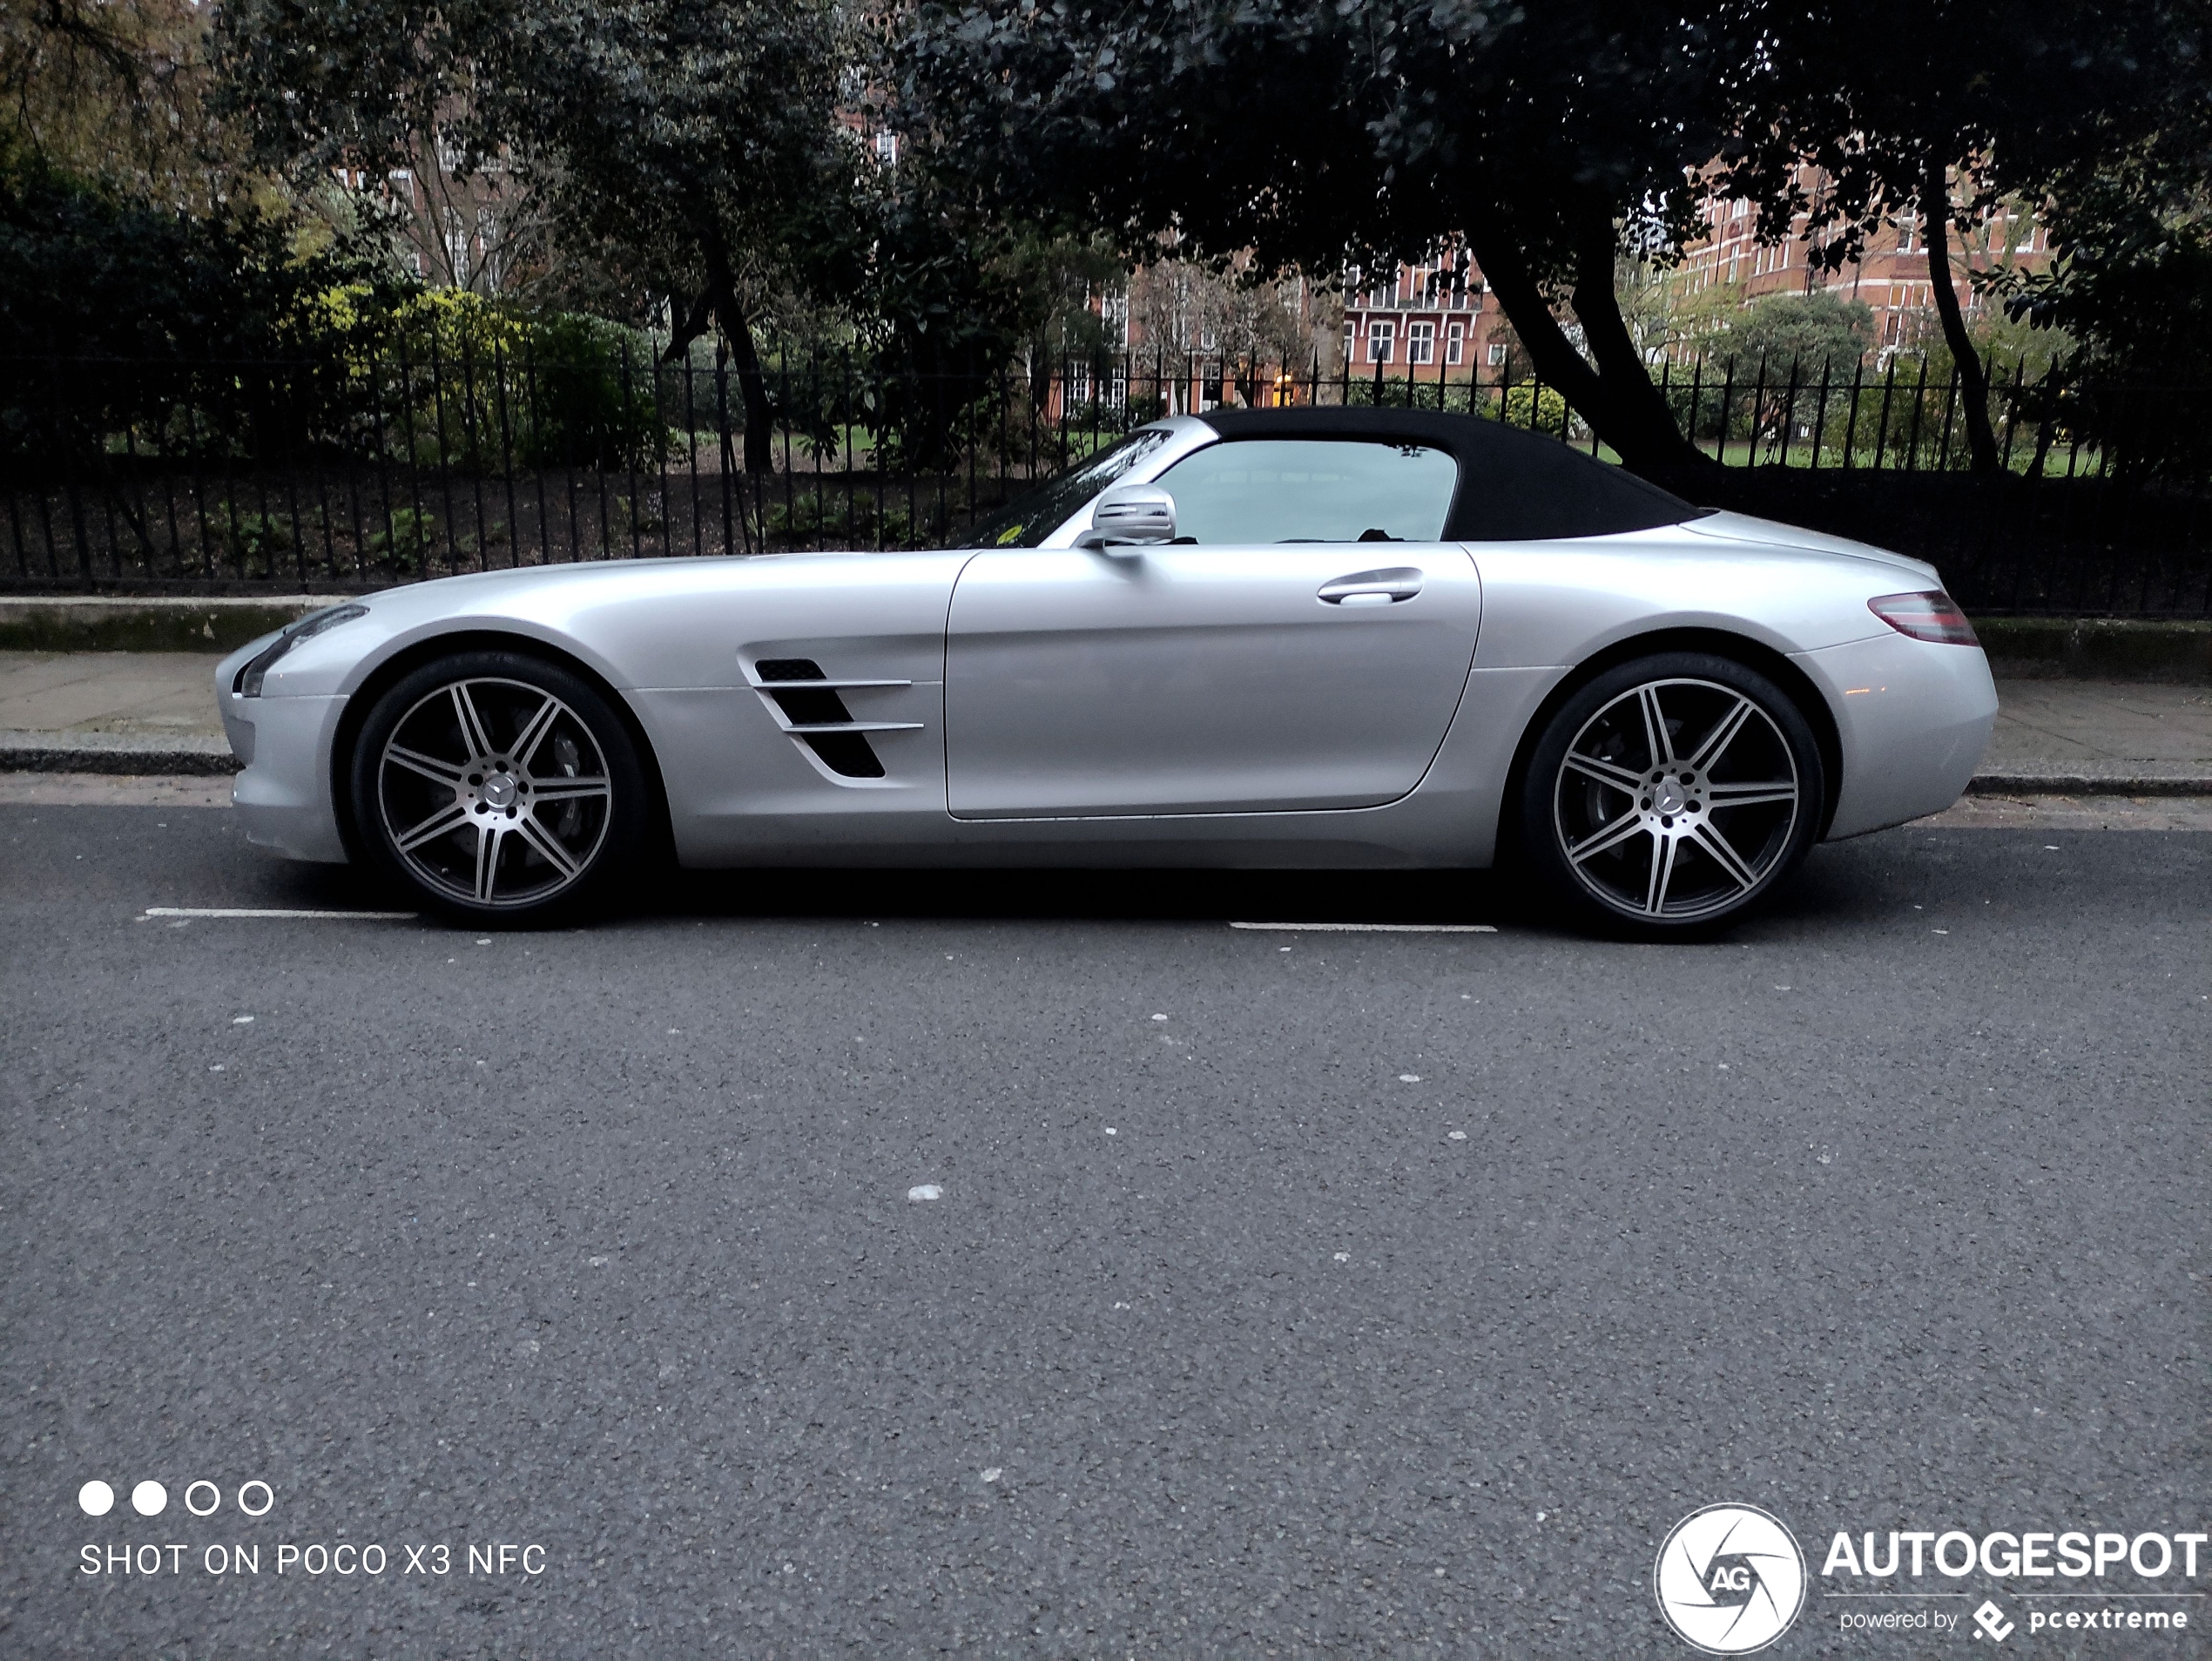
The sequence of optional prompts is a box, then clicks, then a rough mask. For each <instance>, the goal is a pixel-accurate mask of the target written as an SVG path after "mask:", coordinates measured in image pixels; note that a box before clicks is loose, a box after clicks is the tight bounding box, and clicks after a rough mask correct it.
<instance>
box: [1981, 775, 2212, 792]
mask: <svg viewBox="0 0 2212 1661" xmlns="http://www.w3.org/2000/svg"><path fill="white" fill-rule="evenodd" d="M1966 793H1967V794H1968V795H1970V796H2212V773H2020V772H2012V773H1976V774H1975V775H1974V776H1973V780H1972V781H1971V782H1970V783H1968V785H1967V786H1966Z"/></svg>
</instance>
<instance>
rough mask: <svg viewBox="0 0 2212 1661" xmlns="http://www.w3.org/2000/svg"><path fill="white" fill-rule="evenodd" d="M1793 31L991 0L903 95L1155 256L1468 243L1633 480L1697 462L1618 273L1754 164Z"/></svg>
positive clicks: (1557, 18)
mask: <svg viewBox="0 0 2212 1661" xmlns="http://www.w3.org/2000/svg"><path fill="white" fill-rule="evenodd" d="M1767 10H1768V8H1767V7H1766V6H1765V5H1764V3H1762V0H1748V3H1739V4H1734V5H1728V6H1710V7H1700V8H1696V9H1694V10H1692V11H1691V12H1689V13H1687V14H1685V13H1683V12H1682V11H1681V10H1679V9H1671V8H1669V9H1658V10H1654V9H1651V8H1648V7H1640V6H1635V5H1632V4H1628V3H1621V0H1612V3H1608V0H1563V3H1557V4H1552V5H1548V6H1545V7H1541V8H1538V7H1521V6H1518V5H1513V4H1508V3H1505V0H1379V3H1374V4H1370V5H1366V6H1361V7H1349V6H1345V7H1312V6H1307V5H1302V4H1298V3H1294V0H1197V3H1179V0H1136V3H1132V4H1130V5H1126V6H1123V7H1118V8H1114V9H1110V10H1109V9H1103V8H1102V9H1096V10H1093V9H1089V8H1082V9H1078V8H1076V7H1075V6H1072V5H1068V4H1057V5H1042V6H1041V5H1035V4H1033V3H1029V0H977V3H974V4H970V5H968V6H966V7H964V8H961V9H953V8H949V7H936V8H928V9H925V10H924V11H923V12H922V13H921V17H920V19H919V23H918V26H917V29H916V30H915V32H914V35H913V37H911V39H910V41H909V43H908V53H907V60H906V64H907V67H906V74H905V79H904V82H903V85H904V89H905V91H906V92H907V95H908V97H909V98H911V99H912V100H913V102H914V105H915V107H916V108H917V110H918V111H920V118H921V119H923V120H926V121H927V122H930V123H933V124H934V125H936V126H937V127H938V128H939V130H940V131H941V132H944V133H945V134H946V135H947V137H948V148H950V149H952V150H954V152H956V153H958V154H959V155H961V157H963V158H964V159H966V160H967V162H968V165H970V167H971V169H972V171H973V174H974V179H975V180H976V183H977V186H978V188H979V189H980V190H981V191H982V192H985V193H986V194H987V195H988V197H989V198H990V199H993V200H995V201H996V202H999V203H1001V204H1003V205H1005V206H1008V207H1009V208H1011V209H1013V210H1015V211H1019V212H1024V213H1038V214H1044V215H1057V216H1059V217H1060V218H1062V219H1064V220H1065V221H1067V222H1069V223H1073V224H1077V225H1082V226H1091V227H1097V228H1103V229H1104V230H1106V231H1107V232H1109V233H1111V234H1114V235H1116V237H1118V238H1119V239H1121V240H1122V241H1123V245H1124V246H1125V248H1126V249H1127V250H1128V252H1129V253H1130V255H1131V256H1132V257H1133V258H1142V257H1143V255H1144V253H1145V252H1146V251H1147V249H1148V248H1149V247H1150V246H1151V244H1152V242H1153V240H1155V239H1156V238H1157V236H1158V235H1159V234H1160V233H1163V232H1166V231H1169V230H1172V231H1173V232H1175V233H1177V235H1178V236H1180V237H1181V238H1182V239H1183V240H1184V246H1186V247H1187V248H1188V249H1189V250H1190V251H1191V252H1192V253H1194V254H1196V255H1198V256H1200V257H1205V258H1210V259H1211V260H1213V261H1215V262H1216V263H1217V265H1224V264H1226V263H1227V262H1228V261H1229V260H1232V259H1234V258H1235V257H1236V256H1237V255H1238V253H1240V252H1241V251H1242V250H1244V249H1246V248H1250V249H1252V250H1254V251H1256V253H1257V254H1258V270H1259V271H1261V272H1263V273H1264V272H1268V271H1272V270H1275V269H1279V268H1283V267H1303V268H1305V269H1306V270H1309V271H1319V272H1334V271H1339V270H1341V269H1342V268H1343V267H1344V266H1345V262H1347V261H1350V262H1352V263H1354V264H1358V265H1363V266H1367V267H1376V266H1386V265H1388V264H1390V263H1393V262H1394V261H1395V260H1399V259H1410V258H1417V257H1419V256H1420V255H1422V254H1424V253H1427V252H1429V251H1431V250H1433V248H1435V247H1436V246H1439V245H1440V243H1441V242H1443V241H1444V240H1446V239H1447V238H1448V237H1450V236H1451V235H1453V233H1463V234H1464V236H1465V237H1466V239H1467V241H1468V242H1469V243H1470V244H1471V245H1472V247H1473V251H1474V255H1475V257H1476V259H1477V260H1478V261H1479V262H1480V266H1481V268H1482V273H1483V276H1484V277H1485V279H1486V280H1487V281H1488V282H1489V284H1490V285H1491V287H1492V288H1493V289H1494V291H1495V292H1496V293H1497V294H1498V297H1499V300H1500V301H1501V304H1502V305H1503V306H1504V307H1505V310H1506V313H1507V316H1508V317H1509V318H1511V320H1512V321H1513V324H1514V329H1515V331H1516V333H1517V334H1518V335H1519V337H1520V339H1521V341H1522V343H1523V344H1524V346H1525V347H1526V349H1527V352H1528V354H1529V356H1530V358H1531V360H1532V361H1533V363H1534V368H1535V369H1536V371H1537V373H1538V374H1540V375H1542V376H1543V377H1544V379H1545V380H1547V381H1549V382H1551V383H1552V384H1553V385H1554V386H1556V387H1558V388H1561V390H1562V391H1564V392H1565V393H1566V394H1567V395H1568V398H1569V399H1570V400H1571V401H1572V402H1574V403H1575V406H1576V407H1577V408H1579V409H1581V411H1582V412H1583V414H1584V415H1586V416H1587V417H1588V419H1589V421H1590V422H1591V424H1592V425H1593V427H1595V429H1596V430H1597V431H1598V432H1599V433H1600V435H1601V436H1603V437H1604V438H1606V439H1607V440H1608V442H1611V443H1612V444H1613V445H1614V447H1615V449H1617V450H1618V451H1619V452H1620V453H1621V454H1622V456H1623V457H1624V458H1625V459H1627V460H1628V461H1629V463H1630V464H1631V465H1634V466H1646V467H1659V468H1665V467H1670V466H1696V465H1700V464H1702V463H1703V458H1702V457H1701V456H1699V454H1698V452H1696V450H1695V449H1692V448H1691V447H1690V446H1689V444H1688V443H1687V442H1685V441H1684V440H1683V437H1682V435H1681V433H1680V431H1679V429H1677V428H1676V425H1675V422H1674V421H1673V418H1672V416H1671V415H1670V414H1669V411H1668V410H1667V408H1666V407H1665V405H1664V403H1663V402H1662V400H1661V399H1660V397H1659V395H1658V393H1657V390H1656V388H1654V387H1653V385H1652V383H1651V381H1650V378H1649V374H1648V373H1647V371H1646V369H1645V367H1644V361H1643V359H1642V355H1641V354H1639V352H1638V351H1637V349H1636V348H1635V342H1634V341H1633V340H1632V338H1631V336H1630V334H1629V330H1628V328H1627V327H1626V326H1625V324H1624V323H1623V321H1622V317H1621V314H1620V311H1619V308H1618V306H1617V304H1616V303H1615V295H1614V288H1613V283H1614V266H1615V255H1616V253H1617V251H1618V248H1619V246H1620V243H1621V240H1622V227H1623V226H1624V225H1625V224H1626V223H1628V222H1629V221H1631V220H1657V221H1660V222H1661V223H1662V225H1665V226H1675V227H1676V228H1677V229H1686V228H1687V227H1686V213H1687V207H1686V205H1685V199H1684V193H1683V192H1682V191H1681V189H1680V186H1681V183H1682V180H1683V176H1684V170H1685V169H1686V168H1689V167H1693V166H1699V165H1704V164H1706V163H1707V162H1709V161H1710V160H1711V159H1712V158H1713V157H1714V156H1715V155H1716V154H1719V153H1721V152H1722V151H1723V149H1724V148H1725V147H1726V146H1727V145H1729V143H1730V134H1729V132H1728V131H1727V129H1726V127H1725V125H1724V122H1723V117H1724V116H1725V114H1726V113H1727V111H1729V109H1730V99H1731V98H1732V97H1733V96H1734V94H1733V90H1732V85H1731V82H1730V77H1731V76H1734V75H1740V74H1742V73H1743V72H1744V69H1745V66H1746V65H1747V64H1751V63H1753V62H1754V60H1755V56H1756V49H1757V41H1758V39H1759V37H1760V35H1761V32H1762V29H1763V27H1764V19H1765V17H1766V12H1767ZM1678 221H1681V223H1679V224H1678V223H1677V222H1678ZM1561 302H1564V303H1565V304H1567V305H1568V306H1571V307H1572V309H1573V312H1574V314H1575V321H1576V323H1577V325H1578V326H1579V333H1580V335H1581V341H1582V342H1583V344H1584V346H1585V347H1586V348H1587V351H1588V356H1587V357H1586V356H1585V355H1584V354H1583V351H1582V350H1581V349H1578V348H1577V345H1576V343H1575V338H1574V336H1573V335H1572V334H1570V333H1569V331H1568V328H1567V327H1564V326H1563V325H1562V323H1561V321H1560V319H1559V318H1558V317H1557V316H1556V315H1555V314H1554V307H1555V305H1557V304H1559V303H1561Z"/></svg>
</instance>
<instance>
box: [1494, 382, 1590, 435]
mask: <svg viewBox="0 0 2212 1661" xmlns="http://www.w3.org/2000/svg"><path fill="white" fill-rule="evenodd" d="M1483 413H1484V414H1486V415H1491V416H1493V417H1494V418H1495V419H1497V420H1500V421H1502V422H1505V423H1506V425H1507V426H1508V427H1528V428H1533V429H1534V430H1535V431H1537V432H1540V433H1554V434H1558V435H1561V436H1568V435H1569V434H1571V432H1572V430H1573V429H1571V427H1570V426H1569V425H1568V413H1567V399H1566V397H1565V396H1564V395H1561V393H1559V392H1558V391H1556V390H1554V388H1550V387H1537V386H1534V385H1533V384H1532V385H1524V386H1518V387H1507V388H1506V393H1505V396H1504V397H1503V398H1501V399H1500V400H1499V401H1498V402H1496V403H1495V404H1492V405H1488V406H1487V407H1486V408H1485V409H1484V411H1483Z"/></svg>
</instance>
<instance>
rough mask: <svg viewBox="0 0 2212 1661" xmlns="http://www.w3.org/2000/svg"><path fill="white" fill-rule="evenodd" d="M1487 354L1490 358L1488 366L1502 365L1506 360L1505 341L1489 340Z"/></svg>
mask: <svg viewBox="0 0 2212 1661" xmlns="http://www.w3.org/2000/svg"><path fill="white" fill-rule="evenodd" d="M1488 355H1489V359H1490V367H1491V368H1494V369H1496V368H1502V367H1504V364H1505V361H1506V343H1505V342H1504V341H1491V342H1490V351H1489V354H1488Z"/></svg>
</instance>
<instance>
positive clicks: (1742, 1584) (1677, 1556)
mask: <svg viewBox="0 0 2212 1661" xmlns="http://www.w3.org/2000/svg"><path fill="white" fill-rule="evenodd" d="M1651 1579H1652V1589H1653V1590H1654V1591H1655V1592H1656V1593H1657V1594H1658V1597H1659V1612H1660V1613H1661V1614H1662V1615H1664V1616H1665V1617H1667V1624H1668V1625H1669V1626H1671V1627H1673V1628H1674V1629H1675V1631H1676V1633H1677V1634H1678V1635H1679V1636H1680V1637H1682V1639H1683V1642H1684V1643H1686V1644H1691V1645H1692V1646H1694V1647H1696V1648H1697V1649H1700V1650H1703V1651H1704V1652H1705V1653H1706V1654H1708V1655H1749V1654H1750V1652H1751V1651H1754V1650H1764V1648H1766V1646H1767V1645H1768V1644H1771V1643H1773V1642H1774V1641H1775V1639H1777V1638H1778V1637H1781V1636H1782V1635H1783V1634H1784V1632H1786V1631H1789V1630H1790V1624H1791V1622H1792V1621H1794V1620H1796V1619H1797V1611H1798V1610H1800V1609H1802V1608H1804V1601H1805V1558H1804V1553H1803V1552H1802V1551H1799V1550H1797V1541H1795V1540H1794V1539H1792V1538H1791V1535H1790V1530H1789V1529H1785V1528H1784V1527H1783V1526H1782V1523H1781V1522H1780V1520H1779V1519H1777V1518H1776V1517H1772V1516H1769V1515H1768V1514H1767V1513H1766V1512H1764V1511H1762V1510H1760V1509H1758V1507H1757V1506H1755V1505H1709V1506H1707V1507H1705V1509H1703V1510H1702V1511H1692V1512H1691V1513H1690V1514H1689V1516H1686V1517H1684V1518H1683V1520H1682V1521H1681V1522H1679V1523H1676V1524H1675V1526H1674V1529H1673V1531H1672V1532H1671V1533H1669V1535H1668V1536H1667V1538H1666V1542H1665V1543H1664V1544H1662V1546H1661V1547H1660V1548H1659V1562H1658V1564H1657V1566H1656V1568H1655V1569H1654V1570H1652V1577H1651Z"/></svg>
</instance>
